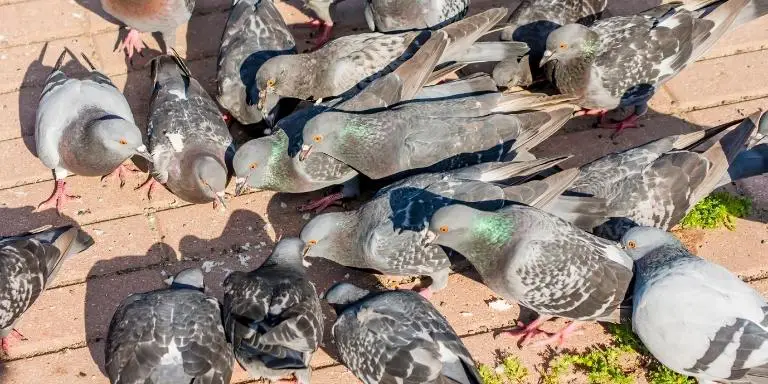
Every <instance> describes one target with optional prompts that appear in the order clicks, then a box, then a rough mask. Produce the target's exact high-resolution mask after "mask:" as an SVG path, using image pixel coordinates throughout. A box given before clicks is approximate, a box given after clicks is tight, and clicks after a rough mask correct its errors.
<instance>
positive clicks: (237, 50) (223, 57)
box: [217, 0, 297, 126]
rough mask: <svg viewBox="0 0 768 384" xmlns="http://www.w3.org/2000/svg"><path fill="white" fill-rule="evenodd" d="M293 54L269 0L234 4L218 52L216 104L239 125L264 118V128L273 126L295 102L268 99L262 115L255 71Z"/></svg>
mask: <svg viewBox="0 0 768 384" xmlns="http://www.w3.org/2000/svg"><path fill="white" fill-rule="evenodd" d="M295 53H297V51H296V43H295V42H294V40H293V36H292V35H291V32H290V31H289V30H288V26H287V25H286V24H285V20H283V17H282V16H281V15H280V12H278V10H277V8H276V7H275V4H274V2H273V1H272V0H238V1H236V2H235V3H234V5H233V6H232V10H231V11H230V13H229V19H228V20H227V27H226V29H225V30H224V36H223V37H222V39H221V48H220V49H219V65H218V87H219V95H218V97H217V100H218V101H219V104H220V105H221V106H222V107H223V108H224V109H226V110H227V111H229V113H230V114H231V116H232V117H234V118H235V119H237V121H239V122H240V123H242V124H256V123H259V122H261V121H264V119H265V118H266V123H267V125H268V126H273V125H274V123H275V122H277V120H279V119H280V117H281V116H282V115H287V114H288V113H290V112H291V111H292V110H293V107H295V105H292V104H295V103H291V102H290V101H289V100H285V101H283V100H277V99H276V98H271V99H270V100H272V101H274V105H271V106H265V107H264V109H265V110H266V111H268V115H267V116H262V114H261V110H260V109H261V108H260V107H259V104H260V100H259V91H258V89H257V88H256V72H257V71H258V70H259V68H260V67H261V65H262V64H264V62H266V61H267V60H268V59H270V58H272V57H274V56H277V55H288V54H295Z"/></svg>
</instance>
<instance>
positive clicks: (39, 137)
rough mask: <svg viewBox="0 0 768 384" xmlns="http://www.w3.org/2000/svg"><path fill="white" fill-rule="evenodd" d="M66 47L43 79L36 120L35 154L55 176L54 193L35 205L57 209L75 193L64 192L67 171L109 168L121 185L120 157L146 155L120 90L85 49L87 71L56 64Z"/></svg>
mask: <svg viewBox="0 0 768 384" xmlns="http://www.w3.org/2000/svg"><path fill="white" fill-rule="evenodd" d="M68 52H69V50H67V49H64V51H63V52H62V53H61V56H59V59H58V60H57V61H56V65H55V66H54V68H53V71H52V72H51V74H50V75H49V76H48V79H47V80H46V82H45V87H44V88H43V92H42V94H41V95H40V104H39V105H38V108H37V121H36V123H35V144H36V147H37V156H38V157H39V158H40V161H41V162H42V163H43V165H45V166H46V167H48V168H50V169H52V170H53V175H54V178H55V179H56V188H55V189H54V191H53V194H52V195H51V197H50V198H49V199H48V200H46V201H44V202H42V203H41V204H40V206H39V207H38V209H42V208H44V207H47V206H55V207H56V209H57V210H58V211H59V213H61V209H62V207H63V206H64V203H65V202H66V201H68V200H72V199H74V198H76V197H74V196H69V195H68V194H67V185H66V181H65V180H64V179H65V178H66V177H67V175H69V174H70V173H74V174H78V175H82V176H104V175H107V174H110V173H111V174H112V175H114V176H116V177H117V178H119V179H120V183H121V186H122V184H123V183H124V182H125V175H126V173H127V172H128V168H126V167H124V166H123V165H122V164H123V162H124V161H126V160H127V159H129V158H130V157H132V156H134V155H138V156H141V157H144V158H146V159H148V160H151V159H150V157H149V152H147V147H146V146H145V145H144V142H143V141H142V138H141V131H139V128H137V127H136V123H134V120H133V114H132V113H131V107H130V106H129V105H128V102H127V101H126V100H125V96H123V94H122V93H120V90H118V89H117V87H115V85H114V84H113V83H112V81H111V80H110V79H109V78H108V77H107V76H106V75H104V74H103V73H101V72H100V71H98V70H97V69H96V68H95V67H93V65H92V64H91V62H90V60H88V58H87V57H86V56H85V55H83V58H84V59H85V60H86V62H87V63H88V65H90V69H91V71H90V73H89V74H88V75H87V76H86V77H85V78H83V79H73V78H70V77H69V76H67V74H65V73H64V72H63V71H62V70H61V65H62V63H63V61H64V56H65V55H66V54H67V53H68Z"/></svg>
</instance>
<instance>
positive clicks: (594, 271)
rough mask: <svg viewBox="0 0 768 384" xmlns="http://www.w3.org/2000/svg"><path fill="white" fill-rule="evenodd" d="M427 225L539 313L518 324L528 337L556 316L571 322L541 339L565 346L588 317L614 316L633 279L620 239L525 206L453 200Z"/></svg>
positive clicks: (438, 240)
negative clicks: (491, 208)
mask: <svg viewBox="0 0 768 384" xmlns="http://www.w3.org/2000/svg"><path fill="white" fill-rule="evenodd" d="M429 231H430V232H431V235H430V237H431V238H432V239H433V241H432V242H431V243H432V244H437V245H441V246H444V247H447V248H449V249H452V250H454V251H456V252H458V253H460V254H461V255H462V256H464V257H465V258H466V259H467V260H468V261H469V262H470V263H471V264H472V265H473V266H474V267H475V269H477V271H478V272H479V273H480V276H481V277H482V280H483V282H484V283H485V285H487V286H488V288H490V289H492V290H493V291H494V292H496V293H497V294H499V295H501V296H502V297H504V298H506V299H509V300H515V301H517V302H519V303H520V305H522V306H523V307H525V308H528V309H531V310H533V311H535V312H538V313H539V315H540V316H539V318H538V319H536V320H535V321H533V322H531V323H530V324H529V325H527V326H526V325H524V324H522V323H519V324H520V329H519V330H516V331H512V332H513V333H512V334H516V335H522V336H523V338H522V339H521V343H522V344H526V343H527V342H528V341H530V340H531V338H533V337H534V336H536V335H537V334H538V333H540V332H541V331H539V330H538V328H539V326H540V325H541V324H542V323H544V322H545V321H547V320H548V319H550V318H552V317H555V316H556V317H563V318H566V319H572V320H573V322H572V323H570V324H569V325H568V326H566V327H565V328H563V329H562V330H560V331H559V332H557V333H556V334H555V335H553V336H552V337H550V338H548V339H546V340H545V341H543V343H550V342H557V343H558V344H560V345H562V344H563V343H564V342H565V340H566V339H567V338H568V336H569V335H570V334H572V333H573V332H574V331H575V330H577V329H578V328H579V327H580V326H581V325H582V323H583V322H584V321H591V320H598V321H600V320H606V319H610V318H613V312H614V311H615V310H616V309H618V307H619V305H620V304H621V302H622V301H623V300H624V297H625V294H626V292H627V289H628V287H629V283H630V281H631V280H632V259H631V258H630V257H629V256H628V255H627V254H626V253H625V252H624V251H623V250H622V249H621V248H619V247H618V246H617V244H616V243H615V242H611V241H608V240H604V239H601V238H599V237H597V236H594V235H592V234H590V233H587V232H585V231H583V230H581V229H579V228H577V227H576V226H575V225H573V224H571V223H569V222H567V221H565V220H563V219H561V218H558V217H556V216H554V215H552V214H549V213H546V212H544V211H541V210H539V209H537V208H534V207H529V206H526V205H510V206H506V207H504V208H501V209H500V210H497V211H495V212H484V211H480V210H477V209H474V208H472V207H468V206H465V205H461V204H455V205H450V206H447V207H444V208H441V209H439V210H438V211H437V212H435V214H434V215H433V216H432V219H431V220H430V222H429ZM538 344H542V343H538Z"/></svg>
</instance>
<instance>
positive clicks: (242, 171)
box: [232, 131, 288, 195]
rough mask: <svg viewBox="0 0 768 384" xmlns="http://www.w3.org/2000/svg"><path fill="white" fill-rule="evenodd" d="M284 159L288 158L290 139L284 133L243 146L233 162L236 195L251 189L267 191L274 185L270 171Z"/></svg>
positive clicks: (255, 140)
mask: <svg viewBox="0 0 768 384" xmlns="http://www.w3.org/2000/svg"><path fill="white" fill-rule="evenodd" d="M278 136H280V138H278ZM283 158H288V139H287V137H285V134H284V133H282V131H278V132H277V133H276V134H275V135H273V136H269V137H261V138H258V139H254V140H251V141H249V142H247V143H245V144H243V146H242V147H240V149H238V151H237V153H235V157H234V159H233V160H232V167H233V168H234V171H235V177H236V178H235V195H240V194H242V193H243V192H245V191H246V190H247V189H249V188H255V189H266V188H267V187H268V186H269V185H272V172H271V171H270V170H271V169H272V167H273V166H274V165H275V164H276V163H278V162H279V161H280V160H281V159H283Z"/></svg>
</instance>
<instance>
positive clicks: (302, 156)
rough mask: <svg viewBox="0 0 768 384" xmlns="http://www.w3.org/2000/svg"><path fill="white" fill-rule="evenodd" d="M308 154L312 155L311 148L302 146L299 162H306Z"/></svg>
mask: <svg viewBox="0 0 768 384" xmlns="http://www.w3.org/2000/svg"><path fill="white" fill-rule="evenodd" d="M310 153H312V146H311V145H306V144H304V145H302V146H301V152H299V161H304V160H306V159H307V157H309V154H310Z"/></svg>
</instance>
